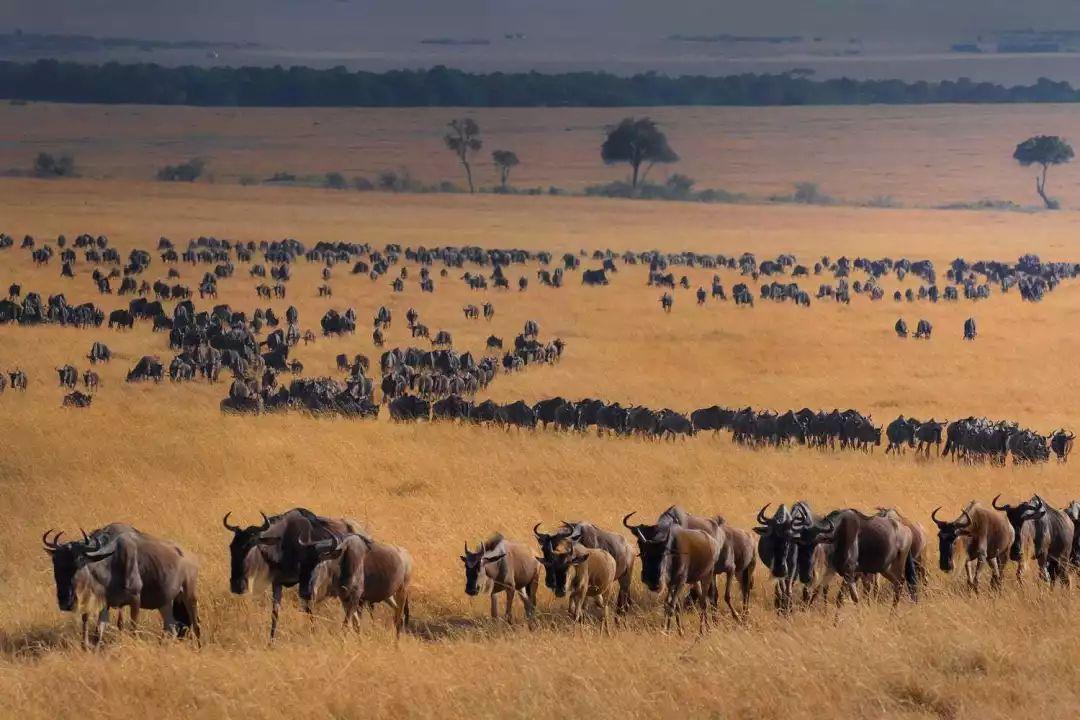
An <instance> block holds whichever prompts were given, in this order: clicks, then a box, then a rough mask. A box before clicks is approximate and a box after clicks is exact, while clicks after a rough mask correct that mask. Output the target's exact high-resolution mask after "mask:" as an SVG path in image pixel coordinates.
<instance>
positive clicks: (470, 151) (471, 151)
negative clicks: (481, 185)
mask: <svg viewBox="0 0 1080 720" xmlns="http://www.w3.org/2000/svg"><path fill="white" fill-rule="evenodd" d="M447 127H449V128H450V132H448V133H446V136H445V137H444V138H443V140H445V141H446V147H447V148H449V149H450V150H452V151H453V152H454V154H456V155H457V156H458V160H460V161H461V166H462V167H463V168H465V179H466V180H468V181H469V192H476V188H475V187H474V186H473V179H472V166H471V165H470V164H469V160H470V158H471V157H472V156H473V155H475V154H476V153H477V152H478V151H479V150H480V148H481V147H482V146H483V143H482V142H481V141H480V126H479V125H477V124H476V121H475V120H473V119H472V118H461V119H458V120H451V121H450V122H449V123H448V124H447Z"/></svg>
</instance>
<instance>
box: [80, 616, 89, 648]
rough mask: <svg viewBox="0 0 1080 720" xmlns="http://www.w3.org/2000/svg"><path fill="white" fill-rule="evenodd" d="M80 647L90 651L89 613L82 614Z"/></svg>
mask: <svg viewBox="0 0 1080 720" xmlns="http://www.w3.org/2000/svg"><path fill="white" fill-rule="evenodd" d="M82 645H83V650H89V649H90V613H88V612H84V613H83V614H82Z"/></svg>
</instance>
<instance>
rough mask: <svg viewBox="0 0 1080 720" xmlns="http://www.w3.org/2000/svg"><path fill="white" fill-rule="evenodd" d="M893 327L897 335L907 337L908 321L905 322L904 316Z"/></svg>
mask: <svg viewBox="0 0 1080 720" xmlns="http://www.w3.org/2000/svg"><path fill="white" fill-rule="evenodd" d="M893 329H894V330H896V337H900V338H906V337H907V335H908V329H907V323H906V322H904V318H900V319H899V320H897V321H896V325H894V326H893Z"/></svg>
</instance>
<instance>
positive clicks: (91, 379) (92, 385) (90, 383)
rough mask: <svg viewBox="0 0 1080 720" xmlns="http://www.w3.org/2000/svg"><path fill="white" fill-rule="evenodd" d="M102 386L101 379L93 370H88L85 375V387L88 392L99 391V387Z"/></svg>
mask: <svg viewBox="0 0 1080 720" xmlns="http://www.w3.org/2000/svg"><path fill="white" fill-rule="evenodd" d="M100 384H101V378H100V377H99V376H98V374H97V373H96V372H94V371H93V370H87V371H86V372H84V373H83V385H85V386H86V389H87V390H97V388H98V385H100Z"/></svg>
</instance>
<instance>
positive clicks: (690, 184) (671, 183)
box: [664, 173, 694, 198]
mask: <svg viewBox="0 0 1080 720" xmlns="http://www.w3.org/2000/svg"><path fill="white" fill-rule="evenodd" d="M664 186H665V187H666V188H667V191H668V193H669V194H670V195H671V196H672V197H676V198H685V197H687V196H689V195H690V194H691V193H692V192H693V190H694V178H692V177H690V176H688V175H683V174H682V173H674V174H672V175H671V176H670V177H668V179H667V182H665V183H664Z"/></svg>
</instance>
